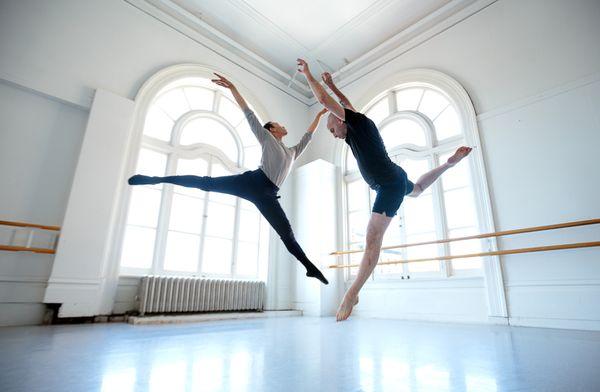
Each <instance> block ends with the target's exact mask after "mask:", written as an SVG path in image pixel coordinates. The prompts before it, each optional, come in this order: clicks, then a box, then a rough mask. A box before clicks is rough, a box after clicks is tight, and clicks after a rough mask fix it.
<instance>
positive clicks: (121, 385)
mask: <svg viewBox="0 0 600 392" xmlns="http://www.w3.org/2000/svg"><path fill="white" fill-rule="evenodd" d="M147 390H148V391H165V392H175V391H247V392H255V391H284V392H293V391H436V392H437V391H477V392H485V391H544V392H547V391H569V392H574V391H600V333H597V332H583V331H566V330H550V329H537V328H514V327H513V328H509V327H499V326H481V325H460V324H442V323H421V322H406V321H394V320H371V319H351V320H349V321H348V322H344V323H335V321H334V320H333V319H331V318H325V319H318V318H307V317H292V318H280V319H260V320H236V321H219V322H208V323H200V324H185V325H157V326H131V325H127V324H95V325H72V326H55V327H21V328H0V391H3V392H8V391H29V392H34V391H110V392H116V391H147Z"/></svg>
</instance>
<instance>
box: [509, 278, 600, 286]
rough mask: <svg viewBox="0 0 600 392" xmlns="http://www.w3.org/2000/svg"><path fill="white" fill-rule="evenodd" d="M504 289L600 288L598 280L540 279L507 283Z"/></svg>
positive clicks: (599, 280)
mask: <svg viewBox="0 0 600 392" xmlns="http://www.w3.org/2000/svg"><path fill="white" fill-rule="evenodd" d="M505 286H506V288H511V287H536V286H600V279H540V280H521V281H508V282H506V283H505Z"/></svg>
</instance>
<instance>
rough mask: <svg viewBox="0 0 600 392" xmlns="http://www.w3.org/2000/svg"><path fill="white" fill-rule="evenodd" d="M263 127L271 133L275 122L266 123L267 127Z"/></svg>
mask: <svg viewBox="0 0 600 392" xmlns="http://www.w3.org/2000/svg"><path fill="white" fill-rule="evenodd" d="M263 127H264V128H265V129H266V130H267V131H270V130H271V128H273V122H272V121H269V122H266V123H265V125H263Z"/></svg>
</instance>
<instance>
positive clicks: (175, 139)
mask: <svg viewBox="0 0 600 392" xmlns="http://www.w3.org/2000/svg"><path fill="white" fill-rule="evenodd" d="M197 118H210V119H211V120H214V121H216V122H218V123H219V124H221V125H223V126H224V127H225V128H226V129H227V131H229V134H230V135H231V136H232V137H233V139H234V140H235V144H236V147H237V152H238V153H237V155H238V156H237V162H234V161H232V160H231V159H230V158H228V157H226V156H225V155H224V154H223V153H222V152H221V151H220V150H218V149H217V148H215V147H212V146H210V145H206V144H203V143H195V144H190V145H185V146H184V145H182V144H180V140H181V134H182V133H183V130H184V129H185V126H186V125H187V124H188V123H190V122H191V121H193V120H195V119H197ZM171 145H173V146H176V147H177V149H186V150H188V149H189V150H192V149H194V148H197V147H198V146H204V147H205V148H208V149H212V150H213V151H214V153H215V154H217V155H219V156H221V155H222V156H223V157H224V158H225V160H226V161H227V162H230V163H229V164H228V166H231V167H232V168H233V167H235V166H236V165H237V166H242V162H244V146H243V144H242V140H241V139H240V137H239V135H238V133H237V132H236V131H235V129H234V128H233V127H232V126H231V124H230V123H229V122H228V121H225V120H224V119H223V118H221V116H218V115H216V114H215V113H214V112H210V111H207V110H193V111H191V112H188V113H186V114H184V115H183V116H181V117H179V119H178V120H177V121H176V122H175V126H174V127H173V134H172V137H171ZM237 170H238V169H237V168H236V169H234V170H233V171H237Z"/></svg>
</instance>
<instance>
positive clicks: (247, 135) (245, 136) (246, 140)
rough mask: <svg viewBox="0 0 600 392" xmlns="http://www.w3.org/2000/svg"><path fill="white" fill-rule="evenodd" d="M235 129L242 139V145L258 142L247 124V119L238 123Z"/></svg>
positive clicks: (251, 144)
mask: <svg viewBox="0 0 600 392" xmlns="http://www.w3.org/2000/svg"><path fill="white" fill-rule="evenodd" d="M235 130H236V131H237V133H238V135H239V137H240V139H241V140H242V144H243V145H244V146H253V145H256V144H257V143H258V139H256V136H254V134H253V133H252V131H251V130H250V125H248V121H246V120H244V121H242V122H241V123H240V125H238V126H237V127H236V128H235Z"/></svg>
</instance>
